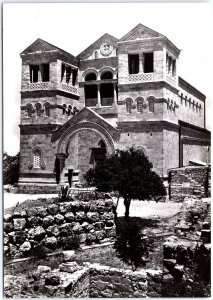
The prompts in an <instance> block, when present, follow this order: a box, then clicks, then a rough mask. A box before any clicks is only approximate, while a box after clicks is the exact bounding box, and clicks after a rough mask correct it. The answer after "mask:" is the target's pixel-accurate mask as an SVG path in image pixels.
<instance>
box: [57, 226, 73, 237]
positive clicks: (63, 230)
mask: <svg viewBox="0 0 213 300" xmlns="http://www.w3.org/2000/svg"><path fill="white" fill-rule="evenodd" d="M59 229H60V234H61V235H62V236H67V235H70V234H71V233H72V224H71V223H64V224H63V225H61V226H60V227H59Z"/></svg>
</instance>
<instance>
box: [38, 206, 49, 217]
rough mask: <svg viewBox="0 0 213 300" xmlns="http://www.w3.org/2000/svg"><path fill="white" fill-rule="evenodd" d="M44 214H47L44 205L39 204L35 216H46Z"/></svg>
mask: <svg viewBox="0 0 213 300" xmlns="http://www.w3.org/2000/svg"><path fill="white" fill-rule="evenodd" d="M46 215H47V209H46V207H42V206H41V207H38V208H37V216H39V217H42V218H44V217H46Z"/></svg>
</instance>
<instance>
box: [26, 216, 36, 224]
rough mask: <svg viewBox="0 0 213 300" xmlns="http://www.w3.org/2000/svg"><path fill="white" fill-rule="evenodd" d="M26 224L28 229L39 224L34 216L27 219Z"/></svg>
mask: <svg viewBox="0 0 213 300" xmlns="http://www.w3.org/2000/svg"><path fill="white" fill-rule="evenodd" d="M27 223H28V226H29V227H33V226H36V225H38V223H39V220H38V217H36V216H32V217H28V219H27Z"/></svg>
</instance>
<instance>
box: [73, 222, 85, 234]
mask: <svg viewBox="0 0 213 300" xmlns="http://www.w3.org/2000/svg"><path fill="white" fill-rule="evenodd" d="M72 231H73V232H74V233H80V232H83V227H82V226H81V225H80V223H76V224H75V226H74V227H73V229H72Z"/></svg>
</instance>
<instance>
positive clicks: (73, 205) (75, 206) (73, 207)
mask: <svg viewBox="0 0 213 300" xmlns="http://www.w3.org/2000/svg"><path fill="white" fill-rule="evenodd" d="M79 208H80V203H79V202H78V201H73V202H71V210H72V212H76V211H77V210H79Z"/></svg>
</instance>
